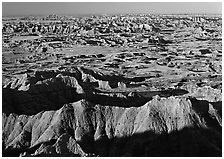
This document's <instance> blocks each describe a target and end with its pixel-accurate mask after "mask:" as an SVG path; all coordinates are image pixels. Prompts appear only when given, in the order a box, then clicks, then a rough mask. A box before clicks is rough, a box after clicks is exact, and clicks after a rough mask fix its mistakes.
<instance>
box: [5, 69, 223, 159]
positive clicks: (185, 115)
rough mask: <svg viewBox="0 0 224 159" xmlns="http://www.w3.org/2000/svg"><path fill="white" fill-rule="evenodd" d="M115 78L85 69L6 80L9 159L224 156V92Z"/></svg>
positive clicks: (6, 128)
mask: <svg viewBox="0 0 224 159" xmlns="http://www.w3.org/2000/svg"><path fill="white" fill-rule="evenodd" d="M94 76H95V77H94ZM103 78H105V79H103ZM116 78H118V77H116ZM109 79H110V78H109V76H108V77H107V78H106V77H103V74H101V75H100V74H97V73H94V72H87V71H83V70H82V69H80V68H79V69H77V70H76V71H74V72H73V73H68V72H54V71H53V72H50V73H46V72H35V73H34V74H25V75H23V76H17V77H16V78H15V79H11V81H7V80H5V81H3V83H4V85H3V115H2V142H3V156H19V155H20V156H221V152H222V144H221V129H222V107H221V106H222V103H221V91H220V90H218V89H214V88H211V87H207V86H205V87H197V86H194V85H185V86H183V87H182V88H181V89H182V90H184V92H182V93H178V89H176V90H175V89H174V90H157V91H151V90H147V91H142V92H141V91H139V92H131V91H129V92H127V91H126V92H125V91H123V90H122V88H123V89H125V90H127V89H128V88H126V87H120V88H119V85H120V84H118V82H117V84H114V85H111V82H110V80H109ZM108 80H109V81H108ZM117 80H118V79H117ZM122 80H123V82H124V83H125V82H126V83H127V81H128V80H133V79H125V80H124V79H122ZM115 83H116V80H115ZM110 85H111V86H110ZM179 90H180V89H179ZM175 91H176V92H175ZM174 92H175V93H174Z"/></svg>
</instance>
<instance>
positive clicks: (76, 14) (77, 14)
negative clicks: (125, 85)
mask: <svg viewBox="0 0 224 159" xmlns="http://www.w3.org/2000/svg"><path fill="white" fill-rule="evenodd" d="M128 14H129V15H136V14H137V15H140V14H145V15H150V14H151V15H158V14H164V15H222V13H86V14H85V13H84V14H79V13H74V14H71V13H64V14H62V13H58V14H57V13H50V14H30V15H24V14H17V15H14V14H12V15H2V17H16V16H19V17H24V16H25V17H29V16H48V15H58V16H91V15H92V16H94V15H128Z"/></svg>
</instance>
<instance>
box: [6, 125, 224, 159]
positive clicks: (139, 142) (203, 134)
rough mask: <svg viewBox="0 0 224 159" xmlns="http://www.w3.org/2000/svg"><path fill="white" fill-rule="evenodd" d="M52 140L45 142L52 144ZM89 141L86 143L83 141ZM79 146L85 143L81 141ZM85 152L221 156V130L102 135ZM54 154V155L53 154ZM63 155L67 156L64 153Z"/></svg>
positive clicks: (31, 150)
mask: <svg viewBox="0 0 224 159" xmlns="http://www.w3.org/2000/svg"><path fill="white" fill-rule="evenodd" d="M54 143H55V141H50V142H46V143H44V144H49V145H53V144H54ZM41 144H43V143H41ZM41 144H38V145H37V146H35V147H32V148H27V149H23V150H21V149H10V150H4V149H3V157H9V156H11V157H12V156H19V154H20V153H23V152H26V153H27V154H32V153H34V152H35V151H36V150H37V149H38V148H39V146H40V145H41ZM86 144H88V143H86ZM81 145H82V146H81V147H82V148H83V146H85V144H81ZM88 146H89V147H90V146H91V147H92V149H91V150H89V152H88V151H87V150H86V151H85V152H86V153H94V154H96V155H97V156H110V157H121V156H123V157H221V156H222V133H221V131H217V130H215V129H210V128H209V129H205V128H196V127H195V128H192V127H185V128H183V129H182V130H180V131H173V132H171V133H169V134H167V133H162V134H155V133H154V132H152V131H146V132H143V133H136V134H134V135H132V136H128V137H120V138H117V137H115V138H112V139H108V138H107V139H105V138H103V139H102V138H101V139H99V140H97V141H95V142H91V143H89V145H88ZM52 157H53V156H52ZM64 157H66V156H64Z"/></svg>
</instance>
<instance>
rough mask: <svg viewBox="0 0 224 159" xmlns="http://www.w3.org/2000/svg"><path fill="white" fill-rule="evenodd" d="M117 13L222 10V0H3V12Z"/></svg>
mask: <svg viewBox="0 0 224 159" xmlns="http://www.w3.org/2000/svg"><path fill="white" fill-rule="evenodd" d="M102 13H107V14H116V13H167V14H170V13H201V14H206V13H208V14H217V13H218V14H221V13H222V3H221V2H3V3H2V15H3V16H9V15H47V14H74V15H78V14H81V15H82V14H102Z"/></svg>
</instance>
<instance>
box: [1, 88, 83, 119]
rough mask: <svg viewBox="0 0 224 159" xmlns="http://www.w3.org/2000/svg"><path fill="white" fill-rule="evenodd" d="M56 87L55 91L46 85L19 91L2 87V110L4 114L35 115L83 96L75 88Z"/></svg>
mask: <svg viewBox="0 0 224 159" xmlns="http://www.w3.org/2000/svg"><path fill="white" fill-rule="evenodd" d="M53 88H54V87H53ZM56 89H57V91H54V89H52V88H47V87H46V88H44V89H42V88H39V89H36V88H34V89H32V88H31V89H29V90H28V91H19V90H16V89H10V88H2V112H3V113H5V114H6V115H9V114H10V113H16V114H18V115H21V114H26V115H35V114H37V113H39V112H41V111H49V110H58V109H60V108H61V107H62V106H63V105H64V104H66V103H71V102H76V101H79V100H81V99H82V98H83V96H82V95H81V94H77V92H76V88H72V87H68V86H64V87H63V89H58V87H56Z"/></svg>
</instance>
